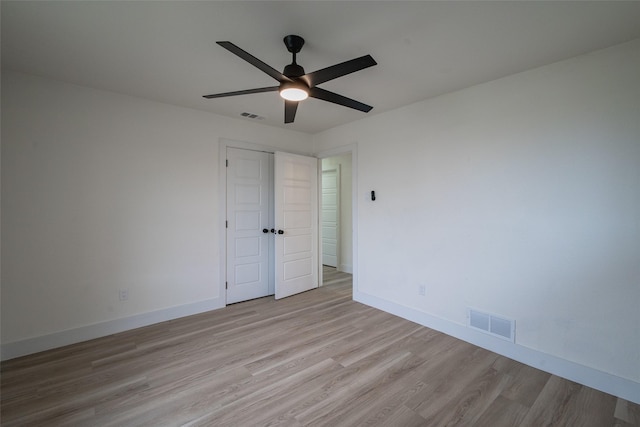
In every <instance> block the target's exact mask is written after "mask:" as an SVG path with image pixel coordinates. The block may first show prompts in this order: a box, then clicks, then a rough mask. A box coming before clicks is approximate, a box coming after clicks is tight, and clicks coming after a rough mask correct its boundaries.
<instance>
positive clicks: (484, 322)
mask: <svg viewBox="0 0 640 427" xmlns="http://www.w3.org/2000/svg"><path fill="white" fill-rule="evenodd" d="M468 319H469V327H471V328H474V329H478V330H481V331H483V332H486V333H488V334H490V335H493V336H495V337H498V338H502V339H504V340H507V341H511V342H515V331H516V322H515V320H511V319H505V318H504V317H499V316H494V315H493V314H488V313H483V312H481V311H477V310H472V309H469V315H468Z"/></svg>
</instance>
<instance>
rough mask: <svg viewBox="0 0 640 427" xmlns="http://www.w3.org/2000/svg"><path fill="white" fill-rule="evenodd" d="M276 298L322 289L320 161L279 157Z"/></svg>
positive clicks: (284, 154) (285, 155)
mask: <svg viewBox="0 0 640 427" xmlns="http://www.w3.org/2000/svg"><path fill="white" fill-rule="evenodd" d="M274 169H275V224H276V230H277V234H276V235H275V240H276V241H275V248H276V250H275V273H276V283H275V295H276V296H275V297H276V299H279V298H284V297H287V296H289V295H293V294H297V293H300V292H304V291H307V290H309V289H313V288H317V287H318V159H316V158H313V157H305V156H298V155H295V154H288V153H280V152H277V153H275V168H274Z"/></svg>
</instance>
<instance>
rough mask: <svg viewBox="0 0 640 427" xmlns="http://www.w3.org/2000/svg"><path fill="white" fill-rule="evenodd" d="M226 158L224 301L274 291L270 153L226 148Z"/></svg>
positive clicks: (235, 300) (249, 297)
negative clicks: (225, 297)
mask: <svg viewBox="0 0 640 427" xmlns="http://www.w3.org/2000/svg"><path fill="white" fill-rule="evenodd" d="M227 162H228V163H227V229H226V230H227V304H232V303H234V302H239V301H246V300H249V299H253V298H259V297H264V296H267V295H272V294H273V293H274V292H273V291H274V280H273V270H272V268H273V267H272V265H273V256H272V254H273V250H271V246H272V245H273V236H274V234H273V233H271V232H270V230H271V228H273V191H272V188H273V173H272V165H273V154H270V153H264V152H260V151H250V150H242V149H237V148H227ZM265 230H266V231H265Z"/></svg>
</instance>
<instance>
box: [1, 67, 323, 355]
mask: <svg viewBox="0 0 640 427" xmlns="http://www.w3.org/2000/svg"><path fill="white" fill-rule="evenodd" d="M220 138H226V139H232V140H240V141H249V142H252V143H260V144H265V145H269V146H275V147H278V148H281V149H283V150H292V151H296V152H301V151H302V152H305V151H306V152H311V137H310V136H309V135H307V134H303V133H297V132H293V131H287V130H283V129H278V128H273V127H267V126H263V125H259V124H255V123H249V122H247V121H244V120H233V119H228V118H223V117H220V116H216V115H213V114H208V113H205V112H201V111H195V110H189V109H185V108H180V107H174V106H169V105H164V104H160V103H155V102H150V101H146V100H142V99H137V98H133V97H128V96H123V95H118V94H114V93H110V92H104V91H99V90H94V89H89V88H84V87H79V86H73V85H68V84H63V83H60V82H56V81H52V80H46V79H42V78H37V77H32V76H27V75H23V74H17V73H11V72H3V74H2V343H3V356H4V357H5V358H7V357H12V356H15V355H18V354H22V353H24V352H29V351H35V350H41V349H42V346H43V345H44V346H49V347H52V346H56V345H61V344H66V343H68V342H73V341H77V340H81V339H88V338H92V337H94V336H95V335H100V334H106V333H110V332H114V331H116V330H122V329H127V328H129V327H136V326H140V325H141V324H148V323H153V322H155V321H160V320H165V319H166V318H167V317H176V316H181V315H186V314H191V313H193V312H199V311H205V310H209V309H212V308H217V307H221V306H223V305H224V297H223V293H222V292H223V290H222V286H221V283H220V280H219V275H220V273H219V272H220V265H219V260H220V253H219V251H220V249H219V248H220V244H219V239H220V238H221V236H220V235H219V231H220V230H219V215H220V212H219V206H218V204H219V194H218V192H219V187H218V180H219V178H218V177H219V162H218V155H219V149H218V147H219V140H220ZM119 289H127V290H128V291H129V299H128V300H127V301H119V299H118V290H119Z"/></svg>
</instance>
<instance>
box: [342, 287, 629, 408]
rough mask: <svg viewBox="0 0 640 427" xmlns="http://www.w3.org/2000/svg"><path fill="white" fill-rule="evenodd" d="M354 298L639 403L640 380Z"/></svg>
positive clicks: (387, 304)
mask: <svg viewBox="0 0 640 427" xmlns="http://www.w3.org/2000/svg"><path fill="white" fill-rule="evenodd" d="M353 299H354V300H355V301H358V302H361V303H363V304H366V305H368V306H371V307H374V308H377V309H379V310H382V311H386V312H387V313H391V314H394V315H396V316H398V317H402V318H403V319H407V320H410V321H412V322H415V323H418V324H420V325H422V326H426V327H428V328H431V329H435V330H437V331H440V332H442V333H445V334H447V335H450V336H452V337H455V338H458V339H461V340H463V341H466V342H468V343H471V344H474V345H477V346H478V347H482V348H484V349H487V350H489V351H493V352H494V353H498V354H500V355H502V356H505V357H508V358H510V359H513V360H516V361H518V362H521V363H524V364H525V365H529V366H532V367H534V368H537V369H540V370H542V371H545V372H548V373H551V374H553V375H557V376H559V377H562V378H566V379H568V380H570V381H574V382H577V383H580V384H583V385H586V386H587V387H591V388H594V389H596V390H600V391H602V392H605V393H609V394H612V395H614V396H617V397H620V398H622V399H625V400H628V401H630V402H634V403H637V404H640V383H637V382H635V381H632V380H629V379H626V378H621V377H618V376H615V375H612V374H608V373H606V372H603V371H599V370H597V369H593V368H590V367H588V366H584V365H580V364H578V363H575V362H571V361H569V360H566V359H562V358H560V357H557V356H553V355H550V354H547V353H543V352H541V351H537V350H534V349H531V348H528V347H524V346H521V345H518V344H514V343H511V342H508V341H505V340H503V339H500V338H495V337H492V336H490V335H487V334H485V333H482V332H479V331H476V330H474V329H471V328H468V327H466V326H465V325H460V324H457V323H453V322H450V321H448V320H445V319H442V318H439V317H435V316H432V315H430V314H427V313H425V312H422V311H419V310H416V309H413V308H410V307H406V306H403V305H400V304H397V303H394V302H391V301H388V300H384V299H382V298H378V297H376V296H373V295H369V294H366V293H363V292H360V291H358V290H356V289H355V288H354V290H353Z"/></svg>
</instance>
